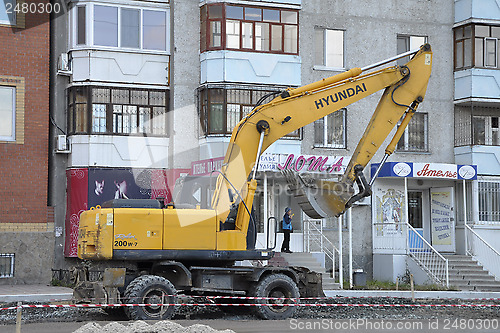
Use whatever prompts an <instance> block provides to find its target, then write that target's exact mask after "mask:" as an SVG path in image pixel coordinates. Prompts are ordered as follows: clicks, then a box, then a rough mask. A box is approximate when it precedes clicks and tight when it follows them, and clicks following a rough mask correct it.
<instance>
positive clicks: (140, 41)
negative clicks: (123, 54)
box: [73, 5, 169, 51]
mask: <svg viewBox="0 0 500 333" xmlns="http://www.w3.org/2000/svg"><path fill="white" fill-rule="evenodd" d="M91 8H92V11H91V12H89V13H92V17H88V16H90V15H87V14H88V12H87V7H86V6H84V5H81V6H76V7H75V9H74V14H73V15H74V20H75V23H74V26H75V34H74V39H75V44H76V45H88V43H89V41H88V40H87V38H86V37H87V36H89V34H88V29H90V31H92V32H93V34H92V35H93V38H91V39H92V40H91V41H90V44H91V45H95V46H105V47H119V48H128V49H142V50H154V51H168V36H169V34H168V32H167V29H169V24H167V22H168V20H169V15H168V11H165V10H157V9H154V10H153V9H147V8H130V7H118V6H108V5H93V6H92V7H91Z"/></svg>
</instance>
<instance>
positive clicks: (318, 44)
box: [314, 28, 344, 68]
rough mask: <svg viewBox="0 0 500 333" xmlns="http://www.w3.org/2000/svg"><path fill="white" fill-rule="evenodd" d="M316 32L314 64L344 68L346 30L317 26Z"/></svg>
mask: <svg viewBox="0 0 500 333" xmlns="http://www.w3.org/2000/svg"><path fill="white" fill-rule="evenodd" d="M314 34H315V36H314V37H315V38H314V42H315V48H314V64H315V65H318V66H325V67H333V68H344V31H343V30H332V29H324V28H315V29H314Z"/></svg>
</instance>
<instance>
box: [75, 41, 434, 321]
mask: <svg viewBox="0 0 500 333" xmlns="http://www.w3.org/2000/svg"><path fill="white" fill-rule="evenodd" d="M405 57H411V59H410V60H409V61H408V62H407V63H406V64H405V65H402V66H398V65H390V66H388V67H384V65H386V64H390V63H391V62H394V61H396V60H398V59H401V58H405ZM379 67H382V68H380V69H379ZM431 67H432V51H431V47H430V45H429V44H425V45H423V46H421V47H420V49H419V50H415V51H410V52H407V53H404V54H400V55H398V56H396V57H393V58H390V59H387V60H384V61H381V62H378V63H376V64H373V65H370V66H366V67H364V68H353V69H350V70H348V71H346V72H343V73H341V74H338V75H335V76H332V77H329V78H326V79H323V80H321V81H318V82H315V83H312V84H308V85H305V86H302V87H299V88H294V89H287V90H285V91H282V92H280V93H278V94H275V95H271V96H268V99H271V98H272V99H271V100H270V101H269V102H267V103H265V100H264V99H262V100H261V101H260V102H259V103H257V105H256V106H255V107H254V109H253V110H252V112H250V113H249V114H248V115H247V116H246V117H244V118H243V119H242V120H241V121H240V122H239V123H238V125H237V126H236V127H235V128H234V130H233V132H232V136H231V140H230V144H229V147H228V149H227V152H226V156H225V159H224V162H223V166H222V169H221V171H220V172H219V173H218V176H217V181H216V186H215V190H214V192H213V195H212V201H211V207H210V209H201V208H199V207H195V208H184V207H183V206H182V205H180V204H176V203H175V202H173V203H164V202H162V200H153V199H151V200H142V199H141V200H139V199H137V200H134V199H131V200H123V199H121V200H120V199H116V200H112V201H109V202H106V203H104V204H103V205H102V207H97V208H93V209H90V210H88V211H85V212H84V213H82V214H81V217H80V226H79V235H78V257H79V258H80V259H87V260H92V262H94V263H96V262H97V261H99V262H97V264H100V265H104V266H106V269H105V271H104V274H103V278H102V279H101V280H99V281H94V282H89V281H83V282H81V283H80V284H79V285H78V286H77V288H75V294H76V295H77V296H79V299H81V300H90V299H96V298H97V299H99V300H101V301H102V302H105V303H107V304H110V303H119V302H120V303H141V304H148V306H140V307H124V309H125V312H126V314H127V316H128V317H129V318H130V319H133V320H137V319H166V318H169V317H171V316H172V314H173V313H174V311H175V306H174V305H173V304H175V302H176V297H177V296H176V295H177V292H179V291H181V292H182V293H183V294H186V295H236V296H241V295H246V296H255V297H258V298H259V299H256V300H254V302H257V303H259V302H260V303H265V304H267V305H265V306H257V307H254V309H255V311H256V312H257V315H259V316H260V317H262V318H265V319H284V318H287V317H289V316H291V315H292V314H293V313H294V311H295V307H293V306H288V305H287V304H283V303H288V302H293V300H291V299H296V298H299V297H310V296H320V295H322V294H323V292H322V286H321V277H320V275H319V274H317V273H314V272H311V271H309V270H307V269H305V268H300V267H271V266H263V267H245V266H237V265H235V263H236V262H238V261H243V260H259V261H262V260H268V259H270V258H272V256H273V255H274V252H273V251H272V250H273V249H272V248H271V247H270V246H268V248H267V249H264V250H260V249H255V239H256V228H255V225H256V222H255V216H254V214H252V204H253V199H254V194H255V190H256V188H257V181H256V179H255V176H256V172H257V171H258V161H259V158H260V155H261V154H262V153H263V152H264V151H265V150H266V148H268V147H269V146H270V145H271V144H272V143H273V142H275V141H276V140H278V139H280V138H282V137H283V136H285V135H287V134H288V133H291V132H293V131H295V130H297V129H299V128H301V127H303V126H305V125H307V124H309V123H312V122H314V121H316V120H318V119H321V118H323V117H325V116H326V115H328V114H330V113H333V112H335V111H336V110H339V109H342V108H344V107H346V106H348V105H350V104H352V103H354V102H356V101H358V100H360V99H363V98H365V97H367V96H369V95H371V94H373V93H375V92H377V91H379V90H382V89H385V90H384V92H383V95H382V97H381V99H380V101H379V103H378V105H377V107H376V109H375V111H374V113H373V115H372V117H371V120H370V122H369V123H368V126H367V128H366V130H365V132H364V134H363V136H362V138H361V139H360V141H359V144H358V146H357V148H356V150H355V152H354V154H353V155H352V157H351V160H350V163H349V165H348V167H347V169H346V171H345V173H344V175H342V176H341V177H339V179H336V180H332V179H328V180H325V179H314V178H307V177H305V176H299V175H296V174H292V173H290V172H288V173H286V174H285V176H286V177H287V180H288V181H289V182H290V183H291V186H292V187H293V188H294V189H295V193H297V196H298V197H300V198H301V199H300V203H301V207H302V208H303V209H304V211H305V212H306V213H307V214H308V215H310V216H313V217H327V216H338V215H340V214H342V213H343V212H344V211H345V210H346V209H348V208H349V207H350V206H351V205H352V204H353V203H354V202H356V201H358V200H360V199H362V198H363V197H366V196H369V195H370V194H371V190H370V185H371V184H370V183H368V182H367V181H366V179H365V177H364V175H363V169H364V168H365V167H366V165H367V164H368V163H369V162H370V160H371V159H372V157H373V155H374V154H375V153H376V152H377V151H378V150H379V149H380V147H381V145H382V144H383V142H384V141H385V140H386V138H387V137H388V136H389V134H390V133H391V131H393V129H394V128H395V127H397V130H396V132H395V134H394V136H393V138H392V141H391V142H390V144H389V145H388V146H387V148H386V149H385V156H384V158H383V160H382V163H381V164H380V165H381V166H382V165H383V163H384V162H385V160H386V159H387V158H388V156H389V155H391V154H392V153H393V151H394V150H395V147H396V144H397V142H398V141H399V139H400V138H401V135H402V134H403V132H404V130H405V128H406V127H407V125H408V123H409V121H410V119H411V118H412V116H413V114H414V113H415V112H416V109H417V107H418V105H419V104H420V103H421V102H422V101H423V100H424V96H425V92H426V89H427V84H428V81H429V77H430V74H431ZM398 123H399V126H397V125H398ZM374 178H375V177H373V178H372V181H373V179H374ZM354 184H356V187H357V188H358V192H357V193H355V190H354V187H355V185H354ZM260 298H263V299H260ZM266 298H269V299H266ZM226 300H227V299H226ZM239 302H241V301H239ZM162 304H163V305H162Z"/></svg>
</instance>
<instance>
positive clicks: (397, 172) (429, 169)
mask: <svg viewBox="0 0 500 333" xmlns="http://www.w3.org/2000/svg"><path fill="white" fill-rule="evenodd" d="M379 165H380V164H379V163H374V164H372V165H371V174H372V177H373V175H374V174H375V171H376V170H377V168H378V166H379ZM377 177H380V178H383V177H408V178H433V179H455V180H457V179H460V180H475V179H477V166H476V165H460V164H458V165H457V164H447V163H412V162H387V163H385V164H384V166H383V167H382V169H381V170H380V173H379V174H378V176H377Z"/></svg>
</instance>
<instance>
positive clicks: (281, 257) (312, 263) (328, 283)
mask: <svg viewBox="0 0 500 333" xmlns="http://www.w3.org/2000/svg"><path fill="white" fill-rule="evenodd" d="M269 265H272V266H281V267H283V266H300V267H306V268H309V269H310V270H312V271H315V272H318V273H321V275H322V276H323V290H337V289H339V284H338V283H335V280H334V279H333V278H332V277H331V276H330V273H328V272H327V271H326V269H325V268H324V267H322V266H321V263H320V262H319V261H318V260H316V258H315V257H314V256H313V255H312V254H311V253H306V252H294V253H282V252H276V253H275V255H274V257H273V258H272V259H271V260H269Z"/></svg>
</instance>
